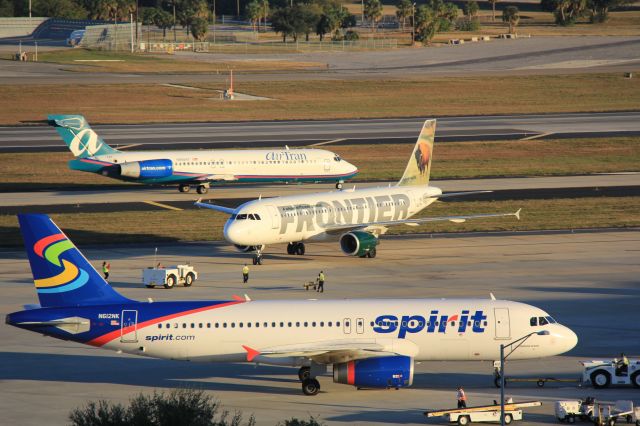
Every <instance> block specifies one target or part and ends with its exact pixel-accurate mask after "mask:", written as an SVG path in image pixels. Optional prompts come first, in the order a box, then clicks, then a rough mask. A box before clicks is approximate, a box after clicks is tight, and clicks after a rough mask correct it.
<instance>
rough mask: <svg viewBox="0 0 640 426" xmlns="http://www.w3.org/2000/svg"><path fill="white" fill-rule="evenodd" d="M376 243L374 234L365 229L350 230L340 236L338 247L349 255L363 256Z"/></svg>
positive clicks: (374, 246)
mask: <svg viewBox="0 0 640 426" xmlns="http://www.w3.org/2000/svg"><path fill="white" fill-rule="evenodd" d="M377 245H378V239H377V238H376V236H375V235H373V234H370V233H368V232H365V231H352V232H347V233H346V234H343V235H342V236H341V237H340V248H341V249H342V252H343V253H344V254H346V255H349V256H360V257H362V256H364V255H366V254H367V253H369V252H370V251H371V250H372V249H374V248H376V246H377Z"/></svg>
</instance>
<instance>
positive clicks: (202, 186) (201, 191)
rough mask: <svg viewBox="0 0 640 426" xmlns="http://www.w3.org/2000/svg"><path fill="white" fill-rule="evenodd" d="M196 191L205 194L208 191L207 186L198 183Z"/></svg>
mask: <svg viewBox="0 0 640 426" xmlns="http://www.w3.org/2000/svg"><path fill="white" fill-rule="evenodd" d="M196 191H197V192H198V194H206V193H207V192H209V188H207V187H206V186H205V185H198V189H196Z"/></svg>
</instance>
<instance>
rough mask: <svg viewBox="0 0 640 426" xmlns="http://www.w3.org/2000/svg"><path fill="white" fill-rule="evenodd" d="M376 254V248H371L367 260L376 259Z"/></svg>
mask: <svg viewBox="0 0 640 426" xmlns="http://www.w3.org/2000/svg"><path fill="white" fill-rule="evenodd" d="M376 254H378V253H377V252H376V248H375V247H374V248H372V249H371V250H369V258H370V259H373V258H374V257H376Z"/></svg>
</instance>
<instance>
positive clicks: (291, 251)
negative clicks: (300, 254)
mask: <svg viewBox="0 0 640 426" xmlns="http://www.w3.org/2000/svg"><path fill="white" fill-rule="evenodd" d="M287 254H295V245H294V244H293V243H289V244H287Z"/></svg>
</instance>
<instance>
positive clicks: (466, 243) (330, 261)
mask: <svg viewBox="0 0 640 426" xmlns="http://www.w3.org/2000/svg"><path fill="white" fill-rule="evenodd" d="M154 247H155V245H153V246H139V247H130V246H127V247H124V248H122V247H100V248H97V247H95V248H90V249H87V250H86V251H85V254H86V255H87V257H88V258H89V259H90V260H91V261H92V262H93V263H94V265H99V264H100V263H101V262H102V260H104V259H107V260H109V261H110V262H111V265H112V284H113V286H114V287H116V288H117V290H118V291H121V292H122V293H123V294H124V295H125V296H127V297H131V298H134V299H140V300H144V299H146V298H147V297H152V298H153V299H154V300H185V299H227V298H230V296H231V295H232V294H244V293H247V294H249V296H250V297H252V298H253V299H254V300H255V299H277V298H285V299H306V298H310V297H321V298H338V299H342V298H357V297H363V296H366V297H374V298H387V297H447V298H453V297H463V296H465V297H479V298H488V297H489V292H493V294H495V296H496V297H497V298H499V299H508V300H518V301H523V302H526V303H531V304H534V305H536V306H538V307H540V308H542V309H545V310H546V311H548V312H550V313H551V314H552V315H553V316H554V317H555V318H556V319H558V320H559V321H560V322H561V323H563V324H565V325H567V326H569V327H571V328H572V329H573V330H574V331H576V333H577V334H578V337H579V339H580V340H579V343H578V346H577V347H576V348H575V349H573V350H572V351H571V352H570V353H568V354H566V355H564V356H560V357H554V358H548V359H543V360H531V361H512V362H509V363H508V364H507V374H508V375H510V376H551V377H559V378H567V379H569V378H577V377H578V376H579V374H580V372H581V370H580V365H579V363H578V361H580V360H586V359H598V358H602V357H613V356H616V355H617V354H619V353H620V352H621V351H624V352H625V353H626V354H628V355H629V356H637V355H640V331H639V330H638V327H637V324H638V323H639V322H640V311H639V310H638V309H637V301H638V300H639V299H640V290H639V288H640V287H639V286H638V284H640V282H639V281H638V277H640V266H639V265H638V262H637V260H638V253H639V252H640V232H638V231H627V232H599V233H576V234H571V233H564V234H552V235H550V234H547V235H544V234H543V235H529V234H493V235H492V236H489V235H480V234H477V235H473V234H472V235H467V236H464V237H460V236H457V237H448V238H439V237H437V236H436V237H434V238H429V239H425V238H423V237H420V236H404V237H389V238H386V239H385V240H384V241H383V242H382V245H381V246H380V250H379V252H378V257H377V258H376V259H356V258H349V257H346V256H342V255H338V254H336V248H335V244H330V243H323V244H309V245H308V247H307V249H308V253H309V254H308V255H306V256H286V255H284V254H283V253H284V252H285V247H284V246H272V247H271V246H270V247H268V248H267V254H266V257H265V264H264V265H263V266H261V267H252V268H251V279H250V282H249V284H248V286H243V285H242V284H240V282H241V278H240V270H241V268H242V264H243V263H244V262H245V261H246V259H247V257H246V255H243V254H241V253H236V252H234V251H232V249H231V248H230V247H228V246H227V245H225V244H219V243H190V244H181V245H160V246H159V256H158V259H157V261H161V262H162V263H164V264H172V263H175V262H179V261H184V260H187V259H188V260H190V261H191V262H192V263H193V264H194V265H195V266H196V268H197V269H198V270H199V271H200V273H201V281H198V282H197V283H196V284H195V285H194V286H193V287H191V288H184V287H179V288H175V289H173V290H171V291H168V290H164V289H154V290H148V289H145V288H142V286H141V284H140V269H141V268H144V267H147V266H150V265H151V264H153V263H154V262H156V260H155V259H154V257H153V250H154ZM321 269H323V270H324V271H325V273H326V275H327V284H326V291H325V293H323V294H316V293H308V292H305V291H304V290H303V289H302V283H303V282H305V281H308V280H310V279H313V277H315V276H316V275H317V273H318V271H319V270H321ZM0 270H2V271H3V273H2V274H0V288H1V289H2V299H1V300H0V315H3V314H7V313H9V312H13V311H16V310H20V309H21V308H22V305H23V304H26V303H34V302H35V301H36V296H35V291H34V288H33V283H32V277H31V275H30V272H29V268H28V262H27V260H26V256H25V254H24V253H23V252H13V251H3V252H1V254H0ZM0 339H1V340H2V342H3V344H2V347H1V348H0V381H1V383H2V386H0V412H2V416H3V420H2V421H3V423H6V424H21V425H41V424H45V423H46V424H50V425H63V424H66V423H67V415H68V413H69V411H70V410H71V409H72V408H75V407H79V406H82V405H83V404H85V403H86V402H87V401H89V400H93V401H96V400H99V399H106V400H108V401H111V402H120V403H126V402H127V400H128V399H129V398H130V397H132V396H134V395H136V394H138V393H139V392H144V393H152V392H153V391H154V390H156V389H166V388H174V387H178V386H194V387H197V388H201V389H204V390H205V391H206V392H207V393H208V394H211V395H213V396H216V397H217V398H219V399H220V401H221V403H222V404H223V405H224V407H225V408H226V409H228V410H230V411H232V412H233V411H234V410H236V409H237V410H242V411H243V412H244V413H245V414H246V415H249V414H250V413H254V414H255V416H256V418H257V421H258V424H260V425H273V424H275V423H276V422H277V421H281V420H283V419H289V418H291V417H298V418H308V416H309V415H314V416H318V417H319V418H320V420H322V421H325V422H327V424H330V425H333V424H345V425H346V424H350V425H360V424H373V425H385V424H386V425H390V424H403V425H419V424H425V423H427V424H446V423H445V422H444V421H443V420H442V419H433V420H429V421H427V420H426V419H425V418H424V417H423V416H422V412H423V411H424V410H426V409H436V408H446V407H451V406H453V405H454V404H455V387H456V386H459V385H462V386H464V387H465V390H466V393H467V396H468V398H469V403H470V404H471V405H476V404H486V403H490V402H491V401H493V400H494V399H498V398H499V392H498V390H497V389H495V388H494V387H493V385H492V379H491V372H492V366H491V363H489V362H485V363H479V362H468V363H453V362H427V363H421V364H419V365H417V366H416V376H415V381H414V386H413V387H412V388H409V389H404V390H401V391H395V390H390V391H384V390H375V391H374V390H362V391H357V390H355V389H354V388H352V387H349V386H346V385H338V384H333V383H332V380H331V377H330V376H322V377H320V378H319V380H320V382H321V385H322V391H321V393H320V394H319V395H317V396H316V397H305V396H304V395H302V393H301V391H300V386H299V384H298V382H297V378H296V377H295V374H296V370H295V369H292V368H280V367H267V366H259V367H257V368H256V367H254V366H251V365H245V364H231V365H230V364H222V365H216V364H194V363H183V362H178V361H164V360H154V359H146V358H141V357H133V356H127V355H121V354H117V353H114V352H108V351H103V350H100V349H97V348H93V347H85V346H81V345H78V344H74V343H68V342H63V341H57V340H53V339H51V338H43V337H40V336H38V335H36V334H34V333H30V332H27V331H23V330H19V329H16V328H13V327H9V326H6V325H5V326H2V327H0ZM587 395H591V396H594V397H595V398H596V399H598V400H602V401H614V400H618V399H630V400H634V401H635V402H636V403H639V402H640V395H639V394H638V391H637V390H635V389H625V388H615V389H608V390H598V391H596V390H593V389H591V388H584V389H583V388H578V387H576V386H575V385H573V384H560V385H554V384H548V385H547V386H545V387H544V388H537V387H536V386H535V385H534V384H519V385H515V384H514V385H512V386H510V387H509V388H508V390H507V396H511V397H513V398H514V399H515V400H532V399H534V400H541V401H543V406H542V407H538V408H534V409H531V410H527V411H526V413H525V421H523V422H521V423H520V424H521V425H523V426H531V425H541V424H548V425H551V424H557V420H556V419H555V418H554V416H553V402H554V401H555V400H559V399H578V398H584V397H585V396H587Z"/></svg>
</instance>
